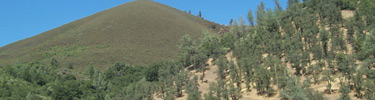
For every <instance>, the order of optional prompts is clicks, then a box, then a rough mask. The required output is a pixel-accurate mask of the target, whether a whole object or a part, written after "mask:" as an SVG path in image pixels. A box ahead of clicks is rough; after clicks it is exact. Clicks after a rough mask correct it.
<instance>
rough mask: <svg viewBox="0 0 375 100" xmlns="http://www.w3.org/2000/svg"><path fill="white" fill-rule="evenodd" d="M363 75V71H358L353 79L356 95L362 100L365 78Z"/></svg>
mask: <svg viewBox="0 0 375 100" xmlns="http://www.w3.org/2000/svg"><path fill="white" fill-rule="evenodd" d="M362 75H363V73H362V72H361V71H357V73H356V75H355V76H354V78H353V83H354V84H353V87H354V88H355V93H356V94H355V95H356V96H357V97H358V98H362V93H361V91H362V90H363V78H362Z"/></svg>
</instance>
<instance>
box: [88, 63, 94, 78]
mask: <svg viewBox="0 0 375 100" xmlns="http://www.w3.org/2000/svg"><path fill="white" fill-rule="evenodd" d="M87 73H88V74H89V76H90V79H93V77H94V74H95V68H94V66H93V65H92V63H90V64H89V67H88V68H87Z"/></svg>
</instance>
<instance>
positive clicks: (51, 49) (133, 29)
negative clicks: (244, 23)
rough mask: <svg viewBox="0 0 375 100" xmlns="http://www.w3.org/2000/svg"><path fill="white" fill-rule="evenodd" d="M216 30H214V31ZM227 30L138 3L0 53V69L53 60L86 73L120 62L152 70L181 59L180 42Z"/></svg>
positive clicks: (147, 4) (49, 33) (29, 40)
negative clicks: (157, 64)
mask: <svg viewBox="0 0 375 100" xmlns="http://www.w3.org/2000/svg"><path fill="white" fill-rule="evenodd" d="M213 26H214V28H212V27H213ZM221 28H222V26H221V25H218V24H216V23H213V22H209V21H206V20H203V19H202V18H199V17H197V16H194V15H190V14H188V13H185V12H182V11H179V10H177V9H175V8H171V7H168V6H165V5H162V4H159V3H156V2H152V1H146V0H142V1H134V2H130V3H126V4H123V5H120V6H117V7H114V8H112V9H108V10H105V11H102V12H99V13H96V14H94V15H91V16H88V17H86V18H83V19H80V20H77V21H74V22H71V23H68V24H66V25H63V26H61V27H58V28H56V29H53V30H50V31H47V32H44V33H42V34H39V35H37V36H34V37H31V38H28V39H25V40H21V41H18V42H15V43H12V44H10V45H7V46H4V47H1V48H0V64H3V65H4V64H14V63H23V62H30V61H43V62H48V61H49V60H50V59H51V58H56V59H57V60H59V61H61V62H63V63H62V65H66V64H69V63H70V64H72V65H73V68H74V69H75V70H78V71H83V70H84V69H85V68H86V66H87V65H88V64H89V63H92V64H94V65H96V66H97V67H98V68H99V69H105V68H106V66H111V65H112V64H114V63H116V62H127V63H131V64H137V65H149V64H152V63H155V62H158V61H163V60H170V59H176V58H177V57H178V56H177V54H178V49H177V47H176V45H177V42H178V39H179V38H180V37H182V36H183V35H185V34H190V35H191V37H192V38H193V39H194V40H198V38H199V37H201V36H202V34H201V32H202V31H206V30H207V31H210V32H218V31H219V29H221Z"/></svg>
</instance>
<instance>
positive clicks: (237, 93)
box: [0, 0, 375, 100]
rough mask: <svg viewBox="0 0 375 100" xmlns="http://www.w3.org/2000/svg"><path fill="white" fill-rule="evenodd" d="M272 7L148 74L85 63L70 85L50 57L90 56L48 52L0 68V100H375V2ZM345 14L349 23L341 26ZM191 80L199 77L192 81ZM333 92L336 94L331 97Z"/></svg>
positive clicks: (181, 44) (186, 42) (65, 69)
mask: <svg viewBox="0 0 375 100" xmlns="http://www.w3.org/2000/svg"><path fill="white" fill-rule="evenodd" d="M275 1H276V2H275V3H276V5H277V6H276V8H275V10H271V9H266V8H265V4H264V3H261V4H260V5H258V9H257V10H256V15H255V16H256V18H255V19H254V16H253V15H252V14H251V11H249V12H250V13H249V14H248V17H247V18H246V19H248V20H249V22H250V24H249V25H246V24H244V23H245V22H244V19H243V18H240V19H239V21H235V20H232V21H231V23H230V28H231V29H230V31H229V32H226V33H224V34H222V35H217V34H211V33H210V31H205V32H203V33H204V34H202V36H201V37H202V38H201V39H200V40H198V39H194V38H195V36H193V35H191V34H190V35H189V34H186V35H181V36H180V37H179V38H180V39H179V40H176V41H178V42H176V43H175V44H176V48H178V50H177V51H178V52H179V53H177V54H176V55H178V58H176V60H163V61H159V62H156V63H153V64H150V65H148V66H147V65H141V66H137V64H123V63H115V64H114V65H111V66H110V67H107V68H106V69H105V70H98V69H96V68H101V65H100V64H96V63H89V64H86V65H87V67H85V68H86V71H82V72H81V74H83V75H82V77H80V78H77V77H76V76H77V75H75V74H74V72H71V69H72V68H74V67H72V66H74V64H64V63H66V62H65V61H64V60H61V58H59V59H55V57H81V55H80V52H85V51H86V50H90V49H93V47H87V46H77V45H73V46H59V47H54V48H51V50H53V51H51V52H48V53H46V54H45V55H43V56H50V57H52V58H51V59H48V61H47V62H46V61H43V60H42V61H33V62H29V63H16V64H13V65H9V66H4V67H0V75H1V77H0V92H1V93H0V98H1V99H24V98H27V99H28V100H34V99H53V100H76V99H88V100H112V99H115V100H117V99H126V100H150V99H155V98H162V99H165V100H174V99H176V98H181V97H185V98H186V99H188V100H201V99H207V100H219V99H223V100H238V99H241V98H245V96H244V93H242V92H250V91H255V92H256V93H257V95H258V96H265V97H269V98H271V97H275V96H277V97H278V98H279V99H283V100H324V99H327V98H325V97H327V96H330V95H333V94H339V95H340V96H338V97H336V99H339V100H349V99H353V98H359V99H368V100H373V99H375V93H374V91H375V87H374V86H375V58H374V57H375V30H374V29H375V25H374V23H372V21H373V20H374V19H373V18H374V17H375V14H374V12H371V10H375V6H370V5H374V4H375V1H373V0H361V2H360V3H359V2H354V1H352V0H342V1H341V0H303V1H304V2H299V1H300V0H288V8H287V9H286V10H283V9H282V8H281V7H280V6H279V3H278V1H277V0H275ZM353 2H354V3H353ZM133 3H134V2H133ZM138 3H139V2H138ZM142 3H151V2H145V1H142ZM152 4H154V3H152ZM120 7H121V6H120ZM342 9H345V10H347V9H350V10H354V12H355V14H354V16H352V17H350V18H346V19H344V18H342V17H341V10H342ZM358 9H360V10H358ZM99 14H100V13H99ZM192 17H193V16H192ZM194 18H195V17H194ZM255 21H256V24H255V23H254V22H255ZM187 27H188V26H187ZM198 33H199V34H201V32H198ZM196 37H199V36H196ZM31 39H32V38H31ZM111 41H115V40H111ZM10 46H12V45H10ZM113 46H114V45H105V44H104V45H103V44H101V45H96V46H95V48H108V49H110V47H113ZM135 48H137V47H135ZM1 49H4V48H1ZM177 51H176V52H177ZM7 53H8V52H1V54H3V55H4V54H7ZM228 53H229V54H233V55H232V56H233V58H236V60H233V58H232V57H228V56H227V55H226V54H228ZM19 58H22V57H19ZM209 58H212V59H213V61H214V63H215V65H217V67H218V68H217V71H216V73H215V74H217V79H215V80H216V81H214V82H211V83H209V84H210V85H209V90H208V92H207V93H205V94H203V93H202V92H201V91H199V85H200V83H204V80H203V79H204V78H203V77H205V74H204V73H205V71H207V70H209V68H207V66H206V62H207V60H208V59H209ZM83 59H84V58H83ZM228 59H229V60H228ZM99 60H100V59H99ZM124 62H126V60H125V61H124ZM102 67H103V66H102ZM104 67H105V66H104ZM195 72H200V73H203V74H202V75H201V76H199V77H198V76H196V75H194V74H195ZM338 81H339V82H338ZM337 83H338V84H339V89H335V88H334V84H337ZM243 84H244V85H243ZM319 84H324V85H326V86H325V90H324V91H317V90H316V89H315V88H314V87H313V86H314V85H319ZM242 90H245V91H242ZM353 93H354V95H353ZM330 99H332V98H330Z"/></svg>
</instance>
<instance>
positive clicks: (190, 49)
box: [178, 34, 198, 67]
mask: <svg viewBox="0 0 375 100" xmlns="http://www.w3.org/2000/svg"><path fill="white" fill-rule="evenodd" d="M178 48H179V49H180V51H181V53H180V54H181V56H180V59H181V60H182V61H181V62H182V63H183V66H185V67H186V66H189V65H191V64H193V63H192V60H191V59H192V58H193V56H194V55H195V54H197V51H198V50H197V48H196V46H195V42H194V41H193V40H192V39H191V37H190V35H189V34H186V35H184V36H182V37H181V39H180V40H179V45H178Z"/></svg>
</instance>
